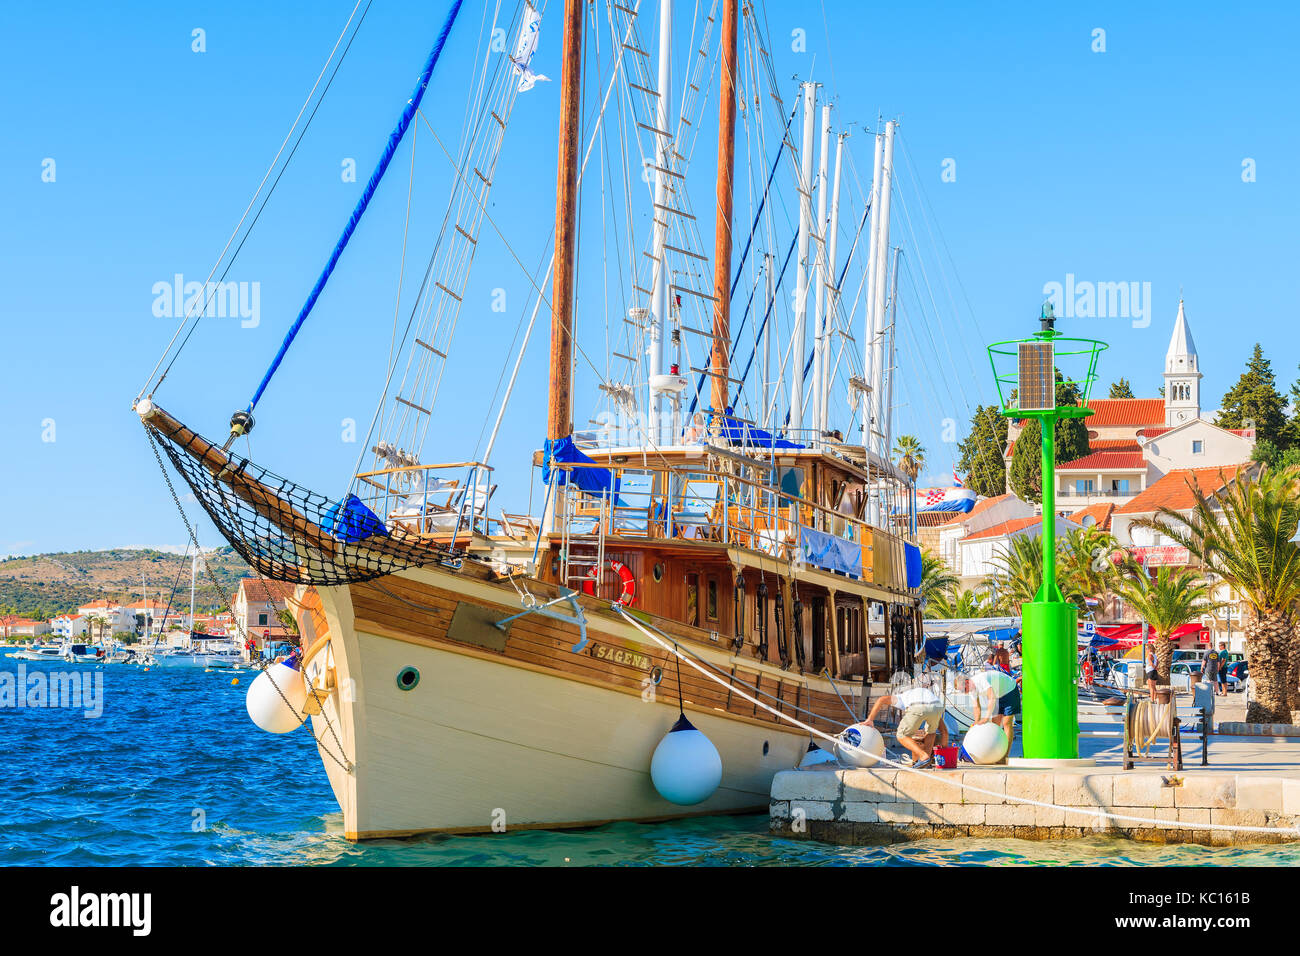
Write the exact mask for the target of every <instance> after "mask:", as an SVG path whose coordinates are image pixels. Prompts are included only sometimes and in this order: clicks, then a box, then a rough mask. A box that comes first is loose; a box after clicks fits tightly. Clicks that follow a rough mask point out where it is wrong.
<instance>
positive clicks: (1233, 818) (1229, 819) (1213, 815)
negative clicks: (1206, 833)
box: [1210, 808, 1269, 827]
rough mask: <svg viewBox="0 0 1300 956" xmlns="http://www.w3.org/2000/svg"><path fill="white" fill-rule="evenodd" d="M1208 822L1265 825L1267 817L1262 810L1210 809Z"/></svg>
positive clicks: (1226, 824) (1225, 824)
mask: <svg viewBox="0 0 1300 956" xmlns="http://www.w3.org/2000/svg"><path fill="white" fill-rule="evenodd" d="M1210 822H1211V823H1213V824H1214V825H1215V826H1219V825H1224V826H1232V827H1266V826H1268V825H1269V824H1268V817H1267V816H1266V815H1265V813H1264V811H1263V810H1237V809H1233V808H1227V809H1223V810H1218V809H1214V810H1211V811H1210Z"/></svg>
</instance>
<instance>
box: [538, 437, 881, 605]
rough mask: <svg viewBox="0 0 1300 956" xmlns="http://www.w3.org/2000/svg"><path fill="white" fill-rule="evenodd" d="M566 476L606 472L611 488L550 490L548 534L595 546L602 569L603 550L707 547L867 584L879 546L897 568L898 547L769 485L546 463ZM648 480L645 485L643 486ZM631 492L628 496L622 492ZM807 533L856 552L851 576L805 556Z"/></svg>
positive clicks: (676, 468)
mask: <svg viewBox="0 0 1300 956" xmlns="http://www.w3.org/2000/svg"><path fill="white" fill-rule="evenodd" d="M552 467H553V468H555V469H556V470H557V471H560V472H562V473H565V474H569V475H571V474H572V473H573V472H574V471H576V470H578V469H582V468H597V469H602V470H607V471H609V472H611V474H612V476H613V482H612V487H611V488H610V489H609V490H606V491H603V492H592V491H584V490H582V489H581V488H579V487H578V486H577V485H576V484H575V482H573V481H572V480H565V481H564V482H563V483H561V484H559V486H558V488H557V490H556V497H557V501H556V506H555V518H554V526H553V530H552V534H553V535H556V536H558V537H559V538H560V539H561V548H562V550H563V551H565V552H566V554H567V552H568V550H569V544H570V542H572V543H577V544H587V545H589V546H590V545H595V547H596V550H597V552H598V554H599V559H600V560H601V561H602V562H603V558H604V550H605V547H606V546H607V544H609V543H611V542H613V543H620V542H621V543H628V542H633V541H645V540H647V539H649V540H654V541H657V542H661V543H665V544H671V543H676V542H685V541H690V540H698V541H707V542H713V543H717V544H722V545H727V546H729V547H734V548H739V549H743V550H746V551H750V552H754V553H756V554H762V555H767V556H769V557H772V558H777V559H780V560H782V561H793V562H800V561H803V562H805V563H809V564H813V565H814V566H817V567H820V568H821V569H822V570H826V571H830V572H831V573H841V574H847V576H850V577H857V578H859V579H863V580H865V579H867V578H868V577H869V576H870V571H871V564H872V563H873V562H871V557H873V556H874V553H875V547H876V545H877V544H880V543H884V544H886V545H888V546H889V547H891V548H894V549H896V550H897V552H898V553H897V554H896V555H892V557H893V559H894V566H895V567H897V568H901V567H902V558H903V556H902V544H903V539H902V538H901V537H899V536H898V535H897V534H895V533H893V532H891V531H889V530H888V529H885V528H877V527H874V526H872V525H870V524H868V523H867V522H865V521H862V520H861V519H859V518H856V517H854V516H852V515H846V514H844V513H843V512H841V511H837V510H835V509H832V508H828V507H826V506H824V505H819V504H817V503H815V502H812V501H808V500H807V499H804V498H799V497H796V496H793V495H791V494H789V493H788V492H784V491H782V490H781V489H780V488H778V487H776V486H775V485H770V484H763V483H761V482H756V481H752V480H750V479H748V478H744V477H741V476H739V475H735V474H730V473H727V472H723V471H717V470H712V469H709V468H708V467H707V466H703V467H702V465H701V464H695V463H693V464H689V465H671V464H653V465H648V464H646V463H637V464H635V465H627V466H623V467H620V466H618V465H613V466H610V465H606V464H596V463H586V462H566V463H552ZM646 479H649V481H648V482H647V481H646ZM629 485H630V487H631V488H632V492H631V494H625V493H624V489H625V488H627V487H629ZM806 532H811V533H813V534H820V535H827V536H829V537H831V538H835V539H838V540H840V541H844V542H848V543H850V544H852V545H855V546H858V547H859V548H861V552H862V553H861V560H860V561H859V564H858V567H857V569H856V574H855V573H853V572H852V571H851V570H846V569H844V568H843V566H842V564H835V563H830V562H821V563H819V561H818V560H817V558H816V557H815V555H809V554H805V553H804V551H805V549H804V548H803V538H804V537H805V536H806Z"/></svg>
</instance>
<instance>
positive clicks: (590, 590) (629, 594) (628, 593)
mask: <svg viewBox="0 0 1300 956" xmlns="http://www.w3.org/2000/svg"><path fill="white" fill-rule="evenodd" d="M609 567H610V570H611V571H613V572H614V573H615V574H617V575H618V579H619V580H620V581H622V582H623V591H622V593H621V594H620V595H619V596H618V600H617V601H616V602H615V603H616V604H619V605H623V606H626V605H628V604H631V603H632V602H633V601H634V600H636V578H634V577H632V572H631V570H630V569H629V568H628V566H627V565H626V564H623V563H622V562H621V561H615V560H613V559H612V558H611V559H610V562H609ZM582 593H583V594H590V595H591V596H592V597H595V595H596V568H595V566H593V567H592V569H591V570H590V571H588V572H587V580H585V581H583V582H582Z"/></svg>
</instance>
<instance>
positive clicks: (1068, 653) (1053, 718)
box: [1020, 413, 1079, 760]
mask: <svg viewBox="0 0 1300 956" xmlns="http://www.w3.org/2000/svg"><path fill="white" fill-rule="evenodd" d="M1058 417H1059V416H1058V415H1055V414H1051V413H1048V414H1044V415H1043V416H1042V417H1041V418H1040V419H1039V421H1040V422H1041V424H1042V431H1043V473H1042V482H1041V484H1042V499H1043V525H1042V537H1041V539H1040V541H1041V543H1042V546H1043V581H1042V584H1041V585H1040V586H1039V589H1038V593H1037V594H1036V595H1035V596H1034V600H1032V601H1029V602H1027V603H1025V604H1023V605H1021V608H1020V615H1021V635H1022V655H1021V656H1022V659H1023V688H1024V689H1023V705H1022V706H1023V710H1024V724H1025V726H1024V736H1023V740H1024V755H1025V757H1026V758H1028V759H1031V760H1073V759H1075V758H1077V757H1078V756H1079V704H1078V688H1077V686H1076V685H1075V683H1074V671H1075V656H1076V647H1077V640H1078V638H1077V634H1078V621H1077V617H1078V613H1077V611H1076V610H1075V607H1074V605H1073V604H1068V603H1066V602H1065V601H1063V600H1062V599H1061V591H1060V588H1058V587H1057V584H1056V448H1055V442H1054V439H1055V430H1056V429H1055V426H1056V421H1057V419H1058Z"/></svg>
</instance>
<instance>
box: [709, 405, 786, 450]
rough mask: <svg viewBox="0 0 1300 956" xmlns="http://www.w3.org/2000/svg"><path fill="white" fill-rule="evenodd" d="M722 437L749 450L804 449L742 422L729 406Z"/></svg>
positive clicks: (723, 417)
mask: <svg viewBox="0 0 1300 956" xmlns="http://www.w3.org/2000/svg"><path fill="white" fill-rule="evenodd" d="M722 436H723V437H724V438H726V439H727V441H728V442H729V443H731V444H732V445H743V446H745V447H747V448H802V447H804V446H803V445H800V444H799V443H798V442H792V441H789V440H788V439H785V438H777V437H776V436H775V435H773V434H772V433H771V432H770V431H767V430H766V429H764V428H758V427H756V426H754V425H750V424H748V423H747V422H742V421H740V420H739V419H738V418H736V416H735V413H734V410H733V409H732V408H731V406H727V411H726V414H724V415H723V416H722Z"/></svg>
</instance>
